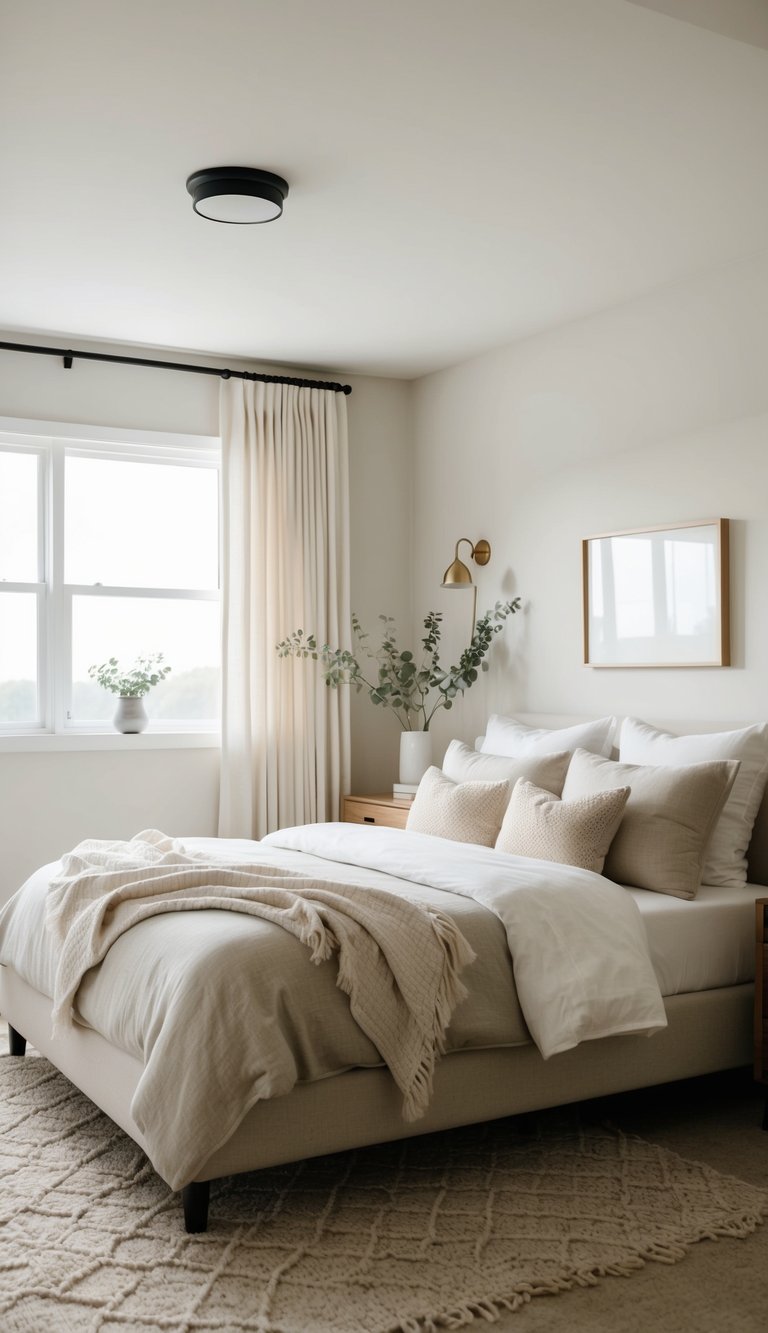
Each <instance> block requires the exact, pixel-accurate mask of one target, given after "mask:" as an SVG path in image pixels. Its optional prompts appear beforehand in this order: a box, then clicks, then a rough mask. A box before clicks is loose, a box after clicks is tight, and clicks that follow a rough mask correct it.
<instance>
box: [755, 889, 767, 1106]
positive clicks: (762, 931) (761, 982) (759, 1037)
mask: <svg viewBox="0 0 768 1333" xmlns="http://www.w3.org/2000/svg"><path fill="white" fill-rule="evenodd" d="M755 1078H756V1080H757V1082H758V1083H766V1084H768V898H758V900H757V902H756V903H755ZM763 1129H768V1095H767V1096H766V1102H765V1111H764V1113H763Z"/></svg>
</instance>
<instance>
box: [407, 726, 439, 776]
mask: <svg viewBox="0 0 768 1333" xmlns="http://www.w3.org/2000/svg"><path fill="white" fill-rule="evenodd" d="M431 763H432V737H431V736H430V734H429V732H428V731H404V732H402V734H401V736H400V781H401V782H408V783H414V782H421V779H422V778H423V777H424V774H425V773H426V771H427V769H428V768H429V766H430V764H431Z"/></svg>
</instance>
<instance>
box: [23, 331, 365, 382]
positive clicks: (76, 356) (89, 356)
mask: <svg viewBox="0 0 768 1333" xmlns="http://www.w3.org/2000/svg"><path fill="white" fill-rule="evenodd" d="M0 350H1V351H4V352H33V353H37V354H38V355H39V356H60V357H62V358H63V361H64V369H65V370H71V369H72V362H73V360H74V361H78V360H79V361H113V362H115V363H116V364H117V365H121V366H151V367H152V368H153V369H154V370H184V371H187V373H188V374H190V375H218V376H219V377H220V379H223V380H258V381H259V382H260V383H261V384H295V385H296V387H297V388H298V389H326V390H327V391H328V393H351V392H352V386H351V385H350V384H331V383H330V382H329V381H328V380H302V379H297V378H295V377H294V376H292V375H262V374H260V373H259V372H258V371H256V370H220V369H219V368H218V366H189V365H185V364H184V363H183V362H181V361H151V360H150V359H149V357H146V356H115V355H113V354H112V353H111V352H76V351H74V350H73V349H72V348H69V347H38V346H37V345H36V344H35V343H7V342H0Z"/></svg>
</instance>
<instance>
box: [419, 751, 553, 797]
mask: <svg viewBox="0 0 768 1333" xmlns="http://www.w3.org/2000/svg"><path fill="white" fill-rule="evenodd" d="M570 762H571V756H570V754H569V753H568V751H567V750H565V751H563V753H562V754H541V755H529V756H528V757H527V758H523V759H512V758H505V757H504V756H503V755H497V754H478V752H477V750H471V749H470V748H469V746H468V745H464V744H463V743H462V742H461V741H451V743H450V745H449V746H448V749H447V750H446V752H445V758H444V760H443V772H444V774H445V776H446V777H447V778H450V779H451V781H452V782H503V781H505V780H506V781H507V782H509V783H510V784H511V785H512V786H514V784H515V783H516V782H517V779H518V778H526V779H527V780H528V782H535V783H536V786H537V787H543V788H544V790H545V791H548V792H552V793H553V795H555V796H559V795H560V793H561V791H562V790H563V783H564V782H565V774H566V772H567V769H568V765H569V763H570Z"/></svg>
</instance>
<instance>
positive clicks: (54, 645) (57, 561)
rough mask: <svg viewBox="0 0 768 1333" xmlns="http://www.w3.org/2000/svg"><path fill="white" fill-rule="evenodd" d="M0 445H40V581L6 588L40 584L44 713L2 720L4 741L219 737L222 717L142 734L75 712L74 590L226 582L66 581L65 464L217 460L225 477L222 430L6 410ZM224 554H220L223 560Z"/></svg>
mask: <svg viewBox="0 0 768 1333" xmlns="http://www.w3.org/2000/svg"><path fill="white" fill-rule="evenodd" d="M0 450H3V451H6V450H8V451H11V452H14V453H33V454H35V455H37V457H38V458H39V460H40V461H39V464H38V467H39V472H38V581H37V582H35V583H26V582H19V583H17V582H7V583H3V584H2V585H0V586H2V589H3V591H7V592H34V593H35V595H36V596H37V599H38V619H37V626H38V636H37V642H38V717H37V719H36V723H35V724H30V723H0V749H2V750H8V749H13V750H16V749H58V748H65V749H79V748H93V749H106V748H110V749H111V748H122V747H123V746H125V745H126V744H127V745H128V746H130V747H131V748H161V747H163V746H164V745H166V744H169V743H173V744H177V743H181V744H186V745H192V746H197V745H199V744H218V737H219V729H220V727H219V723H218V721H215V722H214V721H213V720H211V721H206V720H201V721H200V722H195V721H189V722H186V721H175V720H173V721H172V720H169V721H167V722H165V723H162V722H159V721H152V722H150V724H149V727H148V728H147V730H146V731H145V732H143V733H141V734H140V735H133V736H123V735H121V734H120V733H117V732H115V731H114V730H113V729H112V728H111V724H110V723H109V722H93V723H86V724H85V725H82V726H78V725H75V724H73V722H72V720H71V702H72V664H71V659H72V639H71V635H72V598H73V597H75V596H91V597H138V598H163V599H170V598H173V599H174V600H189V601H214V602H220V590H219V589H218V588H217V589H215V590H211V589H189V588H165V587H163V588H146V587H124V586H118V587H112V586H107V585H101V584H67V583H65V582H64V465H65V459H66V457H67V455H70V456H80V457H97V458H103V459H111V460H116V461H125V460H128V459H129V460H131V461H132V462H143V463H152V464H162V463H169V462H170V463H183V464H184V466H187V467H206V468H211V467H213V468H215V469H216V470H217V471H218V473H219V493H220V481H221V467H220V463H221V447H220V441H219V439H218V438H217V437H216V436H208V435H203V436H200V435H176V434H170V433H166V432H161V431H139V430H120V429H116V428H113V427H106V426H87V425H76V424H73V423H65V422H47V421H46V422H33V421H26V420H23V419H18V418H13V417H0ZM220 567H221V560H219V568H220Z"/></svg>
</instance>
